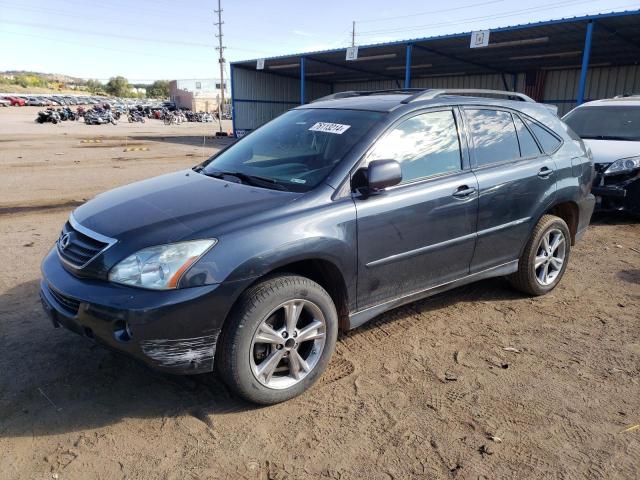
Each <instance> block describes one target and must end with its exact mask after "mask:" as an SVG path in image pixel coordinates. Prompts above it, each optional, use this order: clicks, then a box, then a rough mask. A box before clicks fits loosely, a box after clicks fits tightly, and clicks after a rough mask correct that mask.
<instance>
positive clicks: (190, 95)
mask: <svg viewBox="0 0 640 480" xmlns="http://www.w3.org/2000/svg"><path fill="white" fill-rule="evenodd" d="M220 90H221V89H220V80H219V79H214V78H202V79H186V80H172V81H171V82H170V83H169V98H170V100H171V101H172V102H175V104H176V106H178V107H179V108H188V109H191V110H193V111H194V112H200V111H204V112H217V111H218V104H219V103H220V98H221V91H220ZM226 94H228V90H227V84H226V82H225V95H226Z"/></svg>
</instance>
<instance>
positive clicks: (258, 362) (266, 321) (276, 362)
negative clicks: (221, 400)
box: [216, 274, 338, 405]
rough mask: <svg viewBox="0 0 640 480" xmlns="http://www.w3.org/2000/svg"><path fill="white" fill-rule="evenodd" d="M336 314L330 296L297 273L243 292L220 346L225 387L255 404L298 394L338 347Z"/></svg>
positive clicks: (308, 384)
mask: <svg viewBox="0 0 640 480" xmlns="http://www.w3.org/2000/svg"><path fill="white" fill-rule="evenodd" d="M337 335H338V315H337V313H336V308H335V305H334V304H333V301H332V300H331V297H330V296H329V294H328V293H327V292H326V291H325V290H324V289H323V288H322V287H321V286H320V285H318V284H317V283H315V282H313V281H311V280H309V279H308V278H305V277H300V276H297V275H290V274H285V275H279V276H276V277H272V278H269V279H266V280H264V281H263V282H261V283H259V284H257V285H254V286H253V287H251V288H249V289H248V290H247V291H246V292H245V293H243V294H242V296H241V298H240V300H239V302H238V304H237V305H236V307H235V308H234V311H233V312H232V313H231V315H230V318H229V320H228V321H227V324H226V325H225V328H224V330H223V333H222V336H221V339H220V341H219V342H218V352H217V355H216V363H217V368H218V371H219V373H220V374H221V376H222V378H223V379H224V381H225V383H227V385H228V386H229V387H230V388H231V389H232V390H234V391H235V392H236V393H238V394H239V395H240V396H242V397H244V398H246V399H247V400H250V401H252V402H255V403H260V404H265V405H268V404H274V403H278V402H282V401H285V400H288V399H290V398H293V397H295V396H297V395H300V394H301V393H302V392H304V391H305V390H306V389H308V388H309V387H310V386H311V385H312V384H313V383H314V382H315V381H316V380H317V379H318V378H319V377H320V375H321V374H322V372H323V371H324V369H325V368H326V366H327V364H328V363H329V360H330V358H331V355H332V354H333V351H334V349H335V344H336V338H337Z"/></svg>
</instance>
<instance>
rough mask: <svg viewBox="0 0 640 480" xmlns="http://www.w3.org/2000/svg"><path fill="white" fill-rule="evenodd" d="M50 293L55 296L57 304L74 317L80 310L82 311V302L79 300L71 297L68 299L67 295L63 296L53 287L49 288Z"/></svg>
mask: <svg viewBox="0 0 640 480" xmlns="http://www.w3.org/2000/svg"><path fill="white" fill-rule="evenodd" d="M49 291H50V292H51V295H52V296H53V298H55V299H56V302H58V303H59V304H60V306H61V307H62V308H64V309H65V310H66V311H67V312H69V313H71V314H73V315H77V314H78V310H79V309H80V302H79V301H78V300H76V299H74V298H71V297H67V296H66V295H63V294H62V293H60V292H58V291H57V290H54V289H53V288H51V287H49Z"/></svg>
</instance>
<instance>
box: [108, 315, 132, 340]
mask: <svg viewBox="0 0 640 480" xmlns="http://www.w3.org/2000/svg"><path fill="white" fill-rule="evenodd" d="M113 336H114V338H115V339H116V340H118V341H119V342H129V341H130V340H131V339H132V338H133V333H132V332H131V327H129V322H123V321H122V320H118V321H117V322H115V323H114V324H113Z"/></svg>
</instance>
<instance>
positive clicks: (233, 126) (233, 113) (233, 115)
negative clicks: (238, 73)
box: [229, 64, 237, 138]
mask: <svg viewBox="0 0 640 480" xmlns="http://www.w3.org/2000/svg"><path fill="white" fill-rule="evenodd" d="M229 71H230V73H231V129H232V130H233V138H237V136H236V88H235V84H234V83H233V64H232V65H230V66H229Z"/></svg>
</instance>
